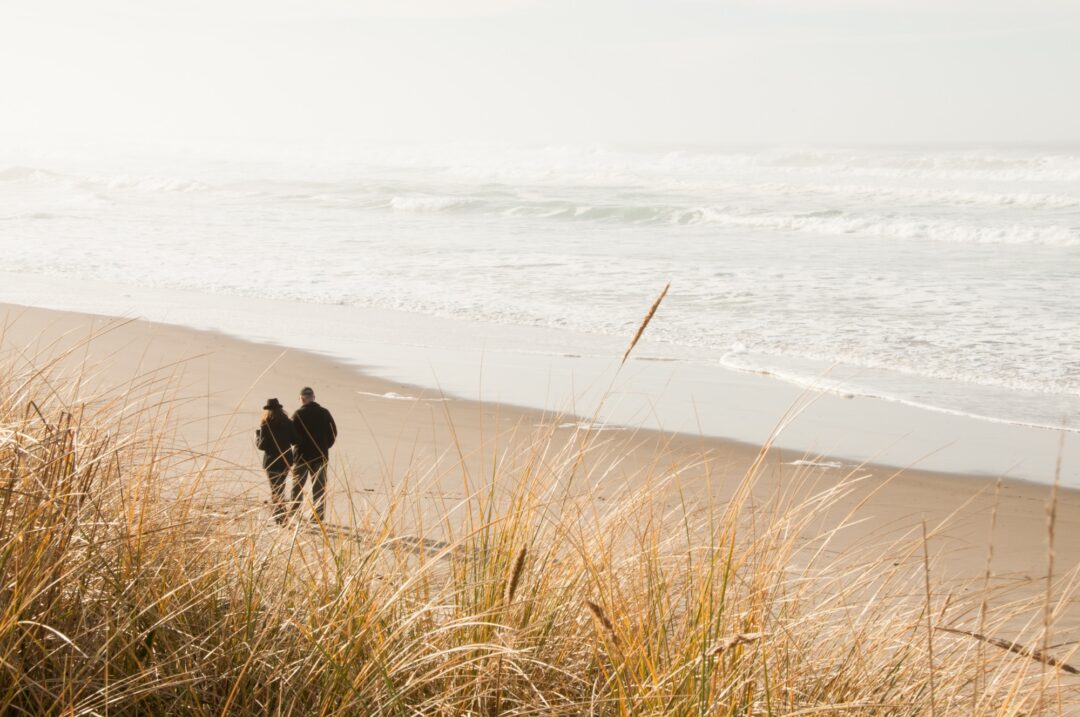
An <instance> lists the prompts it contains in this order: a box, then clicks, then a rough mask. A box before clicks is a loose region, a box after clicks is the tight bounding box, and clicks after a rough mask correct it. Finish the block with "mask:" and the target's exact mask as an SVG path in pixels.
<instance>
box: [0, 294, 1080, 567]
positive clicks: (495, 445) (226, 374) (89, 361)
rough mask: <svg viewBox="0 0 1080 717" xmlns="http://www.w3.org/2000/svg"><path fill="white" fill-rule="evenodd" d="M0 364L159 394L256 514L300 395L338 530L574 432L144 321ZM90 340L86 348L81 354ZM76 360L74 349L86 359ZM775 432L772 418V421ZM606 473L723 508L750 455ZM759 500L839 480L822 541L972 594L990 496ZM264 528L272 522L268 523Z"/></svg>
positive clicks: (1077, 505) (869, 486)
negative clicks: (920, 555) (145, 387)
mask: <svg viewBox="0 0 1080 717" xmlns="http://www.w3.org/2000/svg"><path fill="white" fill-rule="evenodd" d="M3 313H4V317H5V318H4V325H5V329H4V334H3V349H4V351H5V352H11V351H13V350H18V351H20V352H21V353H22V354H24V355H27V356H34V355H39V354H40V355H50V354H55V353H58V352H59V351H60V350H61V349H62V348H64V347H70V346H79V347H80V348H79V349H78V350H77V351H75V352H74V354H73V355H72V356H70V357H69V358H68V359H67V363H68V364H70V366H71V367H73V368H80V369H85V367H86V366H91V367H93V370H92V371H91V372H90V373H91V374H92V377H91V379H90V380H89V384H90V385H95V386H97V387H98V389H97V390H98V391H100V392H102V393H108V392H109V391H110V390H115V389H116V388H117V387H123V386H125V385H129V384H130V383H131V382H132V381H145V380H148V379H150V380H157V381H159V382H160V383H161V389H162V390H163V391H166V389H167V391H166V392H167V393H168V394H169V395H171V396H172V400H171V404H170V405H171V407H172V413H173V418H174V419H175V425H176V431H177V432H176V439H177V441H178V442H179V444H180V445H182V446H184V447H186V448H188V449H190V450H191V451H192V452H193V453H201V452H214V453H215V454H217V455H218V456H219V457H220V458H221V459H222V461H221V462H220V463H219V465H221V466H224V467H223V468H221V469H220V471H221V474H222V477H221V479H220V480H218V481H216V482H215V484H214V485H213V487H212V490H213V492H214V493H215V494H217V495H218V496H219V497H221V498H222V499H223V500H234V501H243V502H245V503H247V504H252V503H260V502H263V501H265V500H266V497H267V493H268V489H267V485H266V478H265V476H264V474H263V472H262V470H261V469H260V467H259V454H258V451H257V450H256V449H255V447H254V442H253V431H254V427H255V426H256V424H257V421H258V416H259V413H260V408H261V406H262V404H263V403H264V401H265V399H267V398H269V397H272V396H273V397H278V398H280V399H281V401H282V402H283V403H284V404H285V405H286V406H287V407H289V408H290V410H291V409H292V408H295V406H296V405H297V396H296V394H297V393H298V391H299V388H300V387H302V386H305V385H310V386H313V387H314V388H315V391H316V395H317V399H318V400H319V401H320V402H321V403H322V404H323V405H325V406H326V407H327V408H329V409H330V410H331V411H332V412H333V414H334V416H335V419H336V421H337V424H338V426H339V427H340V440H339V442H338V444H337V446H336V447H335V448H334V450H333V454H332V459H331V473H330V475H331V477H330V483H329V496H330V504H329V505H330V507H329V511H330V514H331V516H333V518H334V519H335V520H338V521H340V522H348V519H349V516H348V514H349V512H350V511H352V510H364V509H365V504H366V508H367V509H372V508H374V509H377V505H378V499H379V498H378V497H379V496H380V495H385V493H386V491H387V490H389V489H392V488H393V487H394V486H397V485H399V484H400V483H401V482H402V481H405V480H410V479H411V480H418V479H423V480H424V481H427V483H428V485H427V490H428V492H427V494H425V496H420V497H418V499H419V500H425V499H428V500H432V501H433V503H432V506H433V509H434V508H435V507H436V506H437V505H438V504H442V502H443V501H445V500H446V499H447V498H448V497H449V498H454V497H457V498H460V497H461V495H462V492H463V490H464V486H463V481H462V474H463V471H462V466H463V465H465V466H467V468H468V469H469V470H470V471H471V472H472V475H475V476H482V475H483V474H484V471H485V467H486V466H489V464H490V462H491V461H492V459H493V457H496V456H498V455H499V454H500V453H504V452H506V451H508V450H511V449H512V448H513V446H514V445H515V443H519V444H520V443H522V442H526V441H529V440H534V438H535V436H536V435H537V434H538V433H546V432H550V433H551V435H552V436H553V439H554V441H555V442H560V441H573V440H577V439H579V438H580V435H581V429H582V425H583V424H582V422H581V421H579V420H578V419H575V418H573V417H567V416H560V415H554V414H545V413H543V412H539V411H533V410H527V409H521V408H516V407H513V406H507V405H501V404H493V403H480V402H475V401H466V400H460V399H453V398H447V397H444V396H441V395H439V394H438V393H436V392H433V391H430V390H424V389H421V388H418V387H416V386H411V385H407V384H399V383H393V382H388V381H385V380H381V379H377V378H373V377H371V376H368V375H365V374H364V373H363V372H361V371H358V370H356V369H355V368H353V367H351V366H348V365H345V364H342V363H338V362H335V361H333V360H330V359H327V358H325V357H321V356H318V355H315V354H311V353H306V352H303V351H297V350H291V349H283V348H281V347H277V346H271V345H265V344H257V343H251V342H246V341H241V340H238V339H234V338H231V337H228V336H224V335H221V334H217V333H213V332H207V331H196V330H191V329H185V328H180V327H174V326H166V325H162V324H156V323H150V322H146V321H138V320H129V321H123V320H118V319H115V318H109V317H102V316H93V315H86V314H78V313H69V312H56V311H49V310H43V309H36V308H28V307H20V306H13V305H5V306H4V307H3ZM90 337H93V338H92V339H91V340H90V341H86V340H87V339H88V338H90ZM83 344H85V347H84V346H83ZM777 418H778V419H779V417H777ZM599 430H600V442H601V444H602V445H603V450H602V451H600V452H599V456H600V458H598V459H597V460H599V461H601V462H606V464H605V465H604V466H602V470H600V471H598V472H597V473H598V474H600V475H603V476H604V478H603V480H602V481H600V482H599V483H597V484H596V485H582V486H581V490H590V491H595V493H596V494H597V495H598V496H600V497H601V499H603V498H604V497H610V496H612V495H614V494H616V493H617V492H619V491H621V490H625V489H626V488H627V487H632V486H634V485H636V484H640V483H641V482H642V481H645V480H647V478H648V476H649V475H650V474H651V473H653V472H655V471H652V470H651V468H652V467H655V466H657V465H662V466H665V467H672V466H681V467H683V468H682V469H681V471H680V473H679V475H680V481H681V483H680V486H679V488H680V491H681V494H682V496H683V497H682V499H684V500H688V501H690V502H693V501H694V500H701V499H704V498H705V496H707V495H709V496H712V497H714V498H716V499H719V500H722V499H723V497H724V495H725V492H726V491H730V490H732V489H733V487H734V486H735V485H736V484H737V483H738V481H739V479H740V478H741V477H742V476H743V475H744V474H745V473H746V472H747V471H748V469H749V468H750V466H751V465H752V464H753V462H754V461H755V459H756V458H757V457H758V454H759V450H760V447H759V446H757V445H751V444H746V443H740V442H737V441H730V440H723V439H718V438H712V437H702V436H695V435H689V434H666V433H661V432H657V431H649V430H631V429H627V428H624V427H617V426H607V427H600V429H599ZM764 461H765V463H764V467H763V470H762V479H761V480H759V482H758V484H757V487H756V490H757V491H759V492H760V494H761V495H762V496H766V495H769V494H771V493H774V492H775V491H779V490H784V489H785V488H786V487H788V486H789V485H792V484H795V483H809V484H813V485H815V486H817V487H818V489H822V490H823V489H825V488H827V487H829V486H832V485H836V484H838V483H839V482H841V481H844V480H851V479H853V478H858V479H859V481H858V484H857V486H856V487H854V488H853V489H852V490H851V491H850V493H848V494H847V495H846V496H844V497H843V498H841V499H840V501H839V502H838V503H837V505H835V506H834V507H833V508H832V509H831V510H830V511H829V512H828V513H825V514H822V516H821V520H820V524H819V527H820V528H821V529H822V530H828V529H830V528H831V527H834V525H833V523H834V522H835V521H839V520H841V519H842V518H843V517H844V515H846V514H847V513H849V512H851V511H854V518H853V520H852V523H853V524H852V525H851V527H849V528H848V529H846V530H845V531H843V532H842V533H841V534H840V535H838V536H837V538H836V539H835V540H834V541H833V542H832V544H831V549H834V550H838V551H843V550H845V549H850V548H852V547H854V546H858V547H860V548H868V547H870V546H874V545H882V546H885V545H888V544H890V543H891V542H892V541H894V540H897V539H898V538H900V536H908V537H911V536H913V535H915V534H917V532H918V531H919V530H920V527H921V523H922V521H923V520H924V519H925V521H926V522H927V525H928V526H929V527H930V530H931V548H932V552H933V554H934V556H935V561H936V563H935V569H936V570H940V571H941V573H940V574H941V577H943V578H945V577H947V578H956V579H964V578H975V577H978V576H981V575H982V574H983V572H984V571H985V568H986V555H987V546H988V541H989V540H990V538H991V532H990V530H991V518H992V514H993V512H994V507H995V481H994V480H992V479H988V478H987V477H985V476H970V475H958V474H946V473H935V472H928V471H922V470H917V469H904V468H903V467H893V466H884V465H875V464H866V465H863V466H855V467H843V468H837V467H835V466H837V465H842V464H841V462H840V461H833V460H832V459H830V458H829V457H827V456H825V457H816V456H815V457H808V456H805V455H801V454H797V453H792V452H789V451H784V450H780V449H773V450H771V451H769V452H768V453H767V455H766V456H765V458H764ZM1050 495H1051V489H1050V488H1049V487H1048V486H1044V485H1037V484H1034V483H1028V482H1024V481H1015V480H1004V481H1002V484H1001V491H1000V496H999V501H1000V502H999V503H998V507H997V522H996V527H995V528H994V533H993V546H994V556H993V565H992V572H993V573H994V575H995V576H996V578H997V579H1000V580H1003V581H1011V580H1020V581H1027V580H1031V581H1036V580H1038V579H1039V578H1040V577H1042V576H1044V575H1045V568H1046V564H1047V535H1048V531H1047V505H1048V501H1049V499H1050ZM267 517H269V513H267ZM1055 524H1056V535H1057V541H1056V544H1055V546H1054V550H1055V562H1054V565H1055V574H1057V575H1064V574H1066V573H1068V572H1070V571H1072V570H1073V569H1074V568H1075V566H1076V565H1077V561H1078V560H1080V547H1078V546H1077V544H1076V542H1075V541H1074V540H1071V539H1070V536H1073V535H1075V533H1076V531H1077V529H1078V528H1080V492H1077V491H1073V490H1068V489H1061V490H1060V491H1059V492H1058V498H1057V503H1056V517H1055Z"/></svg>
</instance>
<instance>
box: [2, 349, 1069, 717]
mask: <svg viewBox="0 0 1080 717" xmlns="http://www.w3.org/2000/svg"><path fill="white" fill-rule="evenodd" d="M58 365H59V364H57V363H55V362H52V361H45V360H40V359H35V360H33V361H30V362H27V361H24V360H11V361H9V362H8V364H7V365H6V366H5V367H4V369H3V371H2V372H0V376H2V380H0V575H2V581H0V713H2V714H35V715H36V714H71V715H93V714H98V715H105V714H113V715H136V714H177V715H179V714H183V715H188V714H191V715H221V714H258V715H267V714H272V715H277V714H281V715H285V714H296V715H316V714H358V715H526V714H528V715H532V714H537V715H579V714H597V715H818V714H828V715H850V714H858V715H976V716H978V715H1034V714H1059V713H1060V714H1068V713H1071V712H1073V711H1075V710H1076V709H1077V708H1078V705H1080V694H1078V692H1077V689H1076V687H1077V682H1075V678H1074V677H1073V676H1072V675H1071V674H1069V673H1067V672H1066V671H1064V670H1063V669H1062V668H1061V665H1062V664H1067V662H1068V660H1069V658H1070V657H1071V653H1069V652H1068V651H1067V650H1066V652H1065V653H1064V654H1062V653H1061V651H1060V650H1059V651H1058V652H1057V653H1056V654H1055V655H1051V654H1050V653H1051V652H1052V651H1053V650H1052V648H1051V646H1050V645H1049V643H1048V638H1049V632H1050V629H1051V627H1052V620H1053V615H1054V614H1055V611H1056V610H1057V609H1059V608H1060V607H1061V606H1063V605H1067V604H1068V602H1069V601H1070V600H1071V599H1072V597H1073V592H1072V588H1071V582H1066V581H1063V580H1058V581H1048V583H1047V587H1046V590H1045V592H1043V593H1041V594H1035V595H1029V596H1018V597H1015V598H1010V599H1007V600H1001V599H994V600H991V599H990V598H991V593H992V592H993V591H994V590H995V588H993V587H992V586H991V585H990V582H989V580H986V581H983V582H979V583H975V584H972V585H970V586H959V587H958V586H956V585H951V584H950V585H948V586H944V585H941V584H939V583H938V582H937V580H936V579H935V571H934V563H933V560H932V555H931V550H930V549H929V548H928V545H927V540H926V539H924V538H923V537H922V536H921V535H918V536H912V537H911V539H910V540H908V541H904V542H900V543H897V544H894V545H891V546H888V548H887V549H880V548H879V549H877V551H876V552H873V551H847V552H846V553H845V554H843V555H841V556H838V555H837V553H836V552H835V551H832V550H830V549H829V546H830V544H831V541H832V540H833V539H834V538H835V535H836V534H837V532H838V531H842V530H843V529H844V526H843V521H841V522H839V523H837V524H835V525H832V526H830V527H829V528H828V529H826V530H823V529H821V527H820V520H819V519H818V518H819V516H820V515H821V514H822V511H824V510H827V509H828V508H830V507H831V506H835V505H836V502H837V500H838V499H839V498H840V497H841V496H842V495H843V494H844V493H845V491H848V490H850V489H851V487H852V486H853V485H854V484H855V483H854V482H852V481H849V482H844V483H841V484H839V485H828V486H820V487H815V486H814V485H813V484H812V483H811V482H810V481H809V479H805V480H800V479H801V478H805V477H804V476H800V475H798V474H797V473H796V474H794V475H792V476H791V477H790V480H789V481H788V482H787V485H788V487H787V488H786V489H785V490H784V491H782V492H780V493H776V494H773V495H767V496H764V497H762V496H760V495H756V494H755V492H754V488H755V485H756V482H757V480H758V478H759V475H758V473H759V471H760V469H761V464H760V462H759V463H756V464H754V465H753V466H748V468H747V472H746V475H745V477H744V478H743V480H742V482H741V483H740V484H739V485H738V486H737V487H735V488H734V489H733V490H731V491H729V492H728V493H727V494H725V495H724V496H723V497H722V498H720V497H716V498H712V499H706V500H703V501H700V502H697V503H690V502H688V501H687V500H685V499H683V498H682V497H681V493H680V491H679V487H680V486H679V483H680V476H681V473H682V472H683V470H684V469H685V468H686V466H680V465H669V466H666V467H663V466H665V465H666V464H665V462H664V461H657V463H656V466H657V467H655V468H654V469H653V475H650V476H649V477H648V480H645V481H643V485H644V486H645V487H643V488H638V489H633V490H630V489H627V490H625V491H622V492H620V493H619V494H617V495H615V496H609V497H607V498H606V499H601V497H600V496H598V495H596V494H595V493H594V492H593V491H591V490H589V487H590V486H592V485H594V484H596V483H597V482H598V481H599V478H600V475H599V473H601V472H603V471H604V470H606V468H605V466H607V467H610V466H611V465H612V464H613V463H615V462H617V460H618V456H617V455H608V454H606V453H605V451H610V446H608V445H606V444H605V443H604V442H603V441H601V440H600V439H599V437H598V435H597V434H595V433H589V432H581V433H580V434H579V435H577V436H575V438H574V440H572V441H569V442H566V441H559V440H556V439H555V436H554V434H553V433H552V432H550V431H545V430H543V429H538V430H536V431H535V432H533V433H532V434H530V435H526V436H519V437H518V439H517V440H515V441H514V442H513V445H509V444H508V445H505V446H502V447H501V448H499V449H495V450H493V451H492V456H493V458H492V460H491V462H490V470H488V471H485V472H484V474H483V475H469V474H468V469H467V467H466V465H467V464H466V462H465V461H462V463H461V471H462V476H461V483H462V485H465V486H466V487H467V488H466V490H465V491H464V494H463V497H462V498H460V499H457V500H452V501H447V502H445V503H444V504H443V505H444V508H443V509H442V510H440V511H438V512H437V513H436V514H434V515H431V514H425V513H423V511H420V510H419V509H418V508H417V501H416V499H415V496H416V495H417V492H418V491H419V490H421V489H422V488H423V487H424V483H425V480H427V478H425V477H424V476H425V475H426V474H427V473H429V471H427V468H428V467H425V466H414V467H413V468H412V472H411V475H412V476H413V478H411V479H410V480H402V481H401V482H400V484H399V487H398V488H397V489H394V490H391V491H389V492H388V494H387V495H385V497H384V500H382V502H381V503H380V507H379V509H378V510H375V509H371V508H367V507H365V504H364V503H363V502H362V501H357V502H356V507H355V509H354V511H353V514H352V516H351V518H350V519H349V521H348V524H347V525H318V524H315V523H307V522H305V521H302V520H294V521H293V522H292V523H290V525H289V526H288V527H286V528H277V527H275V526H274V524H273V522H272V521H271V519H270V514H269V512H268V510H267V509H266V508H265V507H264V506H260V505H254V506H244V505H241V506H239V507H236V508H235V509H233V510H219V509H218V508H219V507H220V505H218V504H216V503H215V502H214V501H213V500H212V497H213V486H214V481H215V480H220V479H221V475H220V471H222V470H226V471H227V467H226V468H225V469H223V468H222V467H221V466H217V467H214V465H215V464H214V458H215V457H214V456H208V455H196V454H192V453H191V452H189V451H185V450H179V449H177V448H175V445H174V444H175V442H174V441H172V440H171V436H172V435H173V434H172V420H173V419H172V410H171V406H170V399H169V398H168V396H167V393H168V392H167V390H166V387H165V386H163V385H162V384H161V382H159V381H157V380H136V381H133V382H132V383H131V384H130V385H128V386H125V387H118V388H116V389H113V390H111V391H108V392H105V393H102V394H100V395H96V396H93V397H87V396H83V395H80V393H79V392H80V390H81V386H82V385H83V382H82V381H81V380H80V379H79V377H78V376H77V375H75V376H73V375H65V374H63V373H62V372H60V371H59V370H58V369H57V368H56V367H57V366H58ZM695 468H696V469H697V470H698V472H700V471H705V472H707V471H708V465H707V463H702V464H701V465H698V466H695ZM211 471H214V472H215V473H214V475H211ZM853 480H854V479H853ZM849 519H852V520H853V519H857V516H852V517H850V518H849ZM1051 529H1052V523H1051ZM994 635H1004V636H1006V637H1007V639H1006V640H1004V641H1005V642H1008V643H1009V644H1010V645H1012V646H1013V647H1007V646H1005V647H1003V646H1002V645H1001V644H995V643H994V642H993V640H995V639H997V640H999V643H1000V642H1001V641H1003V638H996V637H993V636H994ZM1014 648H1015V649H1014Z"/></svg>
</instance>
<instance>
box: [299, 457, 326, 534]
mask: <svg viewBox="0 0 1080 717" xmlns="http://www.w3.org/2000/svg"><path fill="white" fill-rule="evenodd" d="M309 474H310V475H311V502H312V504H314V506H315V514H316V515H318V516H319V520H322V519H323V511H324V507H323V504H324V502H325V500H326V459H325V458H300V459H298V460H297V461H296V465H294V466H293V487H292V504H293V510H296V509H297V508H299V507H300V496H301V495H303V492H304V484H305V483H307V478H308V475H309Z"/></svg>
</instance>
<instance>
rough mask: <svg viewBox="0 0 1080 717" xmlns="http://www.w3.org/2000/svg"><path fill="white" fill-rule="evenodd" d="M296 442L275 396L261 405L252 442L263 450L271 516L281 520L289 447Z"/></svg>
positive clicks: (291, 426) (286, 417)
mask: <svg viewBox="0 0 1080 717" xmlns="http://www.w3.org/2000/svg"><path fill="white" fill-rule="evenodd" d="M296 442H297V437H296V429H295V428H294V427H293V423H292V421H290V420H289V416H288V415H287V414H286V413H285V407H284V406H282V405H281V403H280V402H279V401H278V400H277V399H276V398H271V399H269V400H267V402H266V405H265V406H263V414H262V419H261V420H260V421H259V427H258V428H256V429H255V445H256V446H258V448H259V450H260V451H262V452H263V468H264V469H265V470H266V476H267V478H269V479H270V504H271V509H272V510H273V513H274V520H276V521H277V522H278V523H279V524H280V523H284V522H285V517H286V515H287V512H288V511H287V506H286V505H285V480H286V478H287V477H288V475H289V467H290V459H291V457H292V451H291V447H292V445H293V444H295V443H296Z"/></svg>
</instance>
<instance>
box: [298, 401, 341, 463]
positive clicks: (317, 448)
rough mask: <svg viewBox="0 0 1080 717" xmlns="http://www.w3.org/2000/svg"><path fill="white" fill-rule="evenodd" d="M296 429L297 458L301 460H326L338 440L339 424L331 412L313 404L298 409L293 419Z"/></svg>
mask: <svg viewBox="0 0 1080 717" xmlns="http://www.w3.org/2000/svg"><path fill="white" fill-rule="evenodd" d="M292 421H293V427H294V428H295V429H296V439H297V440H296V457H297V459H299V460H304V461H312V460H320V459H321V460H326V458H327V456H329V454H330V446H332V445H334V441H335V440H337V424H335V423H334V417H333V416H331V415H330V412H329V411H327V410H326V409H325V408H323V407H322V406H320V405H319V404H317V403H315V402H314V401H312V402H311V403H309V404H307V405H305V406H301V407H300V408H298V409H296V413H294V414H293V417H292Z"/></svg>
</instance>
